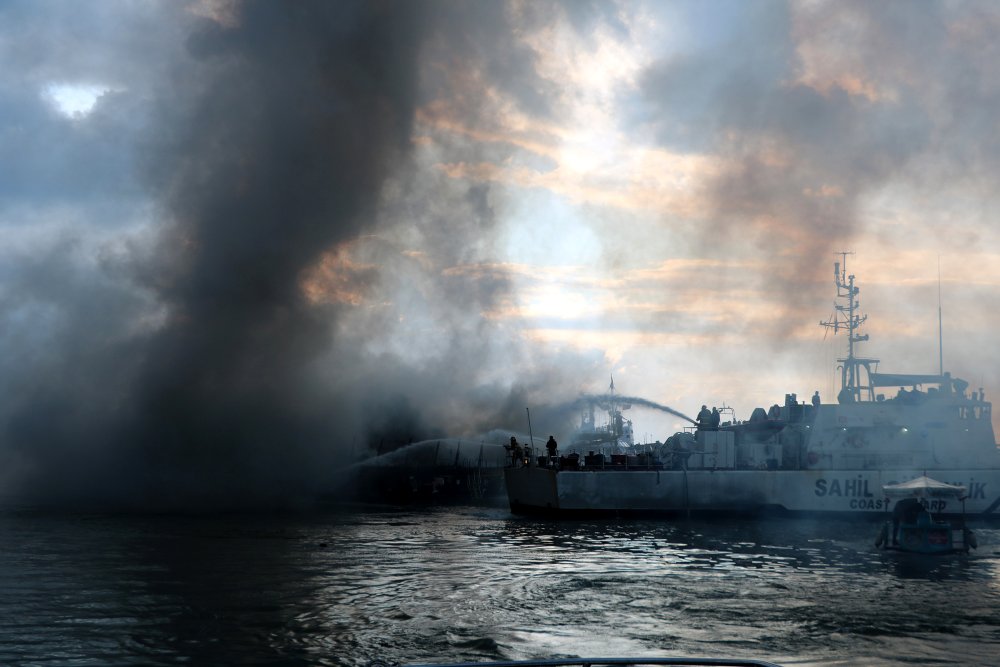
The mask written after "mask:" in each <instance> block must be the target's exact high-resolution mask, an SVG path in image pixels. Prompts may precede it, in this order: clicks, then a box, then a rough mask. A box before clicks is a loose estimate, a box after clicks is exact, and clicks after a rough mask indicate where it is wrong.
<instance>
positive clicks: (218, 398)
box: [3, 2, 423, 507]
mask: <svg viewBox="0 0 1000 667" xmlns="http://www.w3.org/2000/svg"><path fill="white" fill-rule="evenodd" d="M231 9H232V12H231V15H229V16H227V17H226V20H211V19H208V18H197V17H193V16H189V15H186V14H185V13H184V12H182V10H180V9H177V10H176V12H177V14H178V16H171V17H170V18H171V19H173V20H177V21H178V22H179V23H180V24H182V25H184V26H185V30H186V32H187V36H186V41H185V51H184V52H182V56H181V57H179V58H178V59H177V60H176V61H175V62H174V63H172V64H171V66H170V67H169V68H165V69H164V71H163V72H162V74H161V75H160V76H161V78H160V80H158V81H156V82H155V84H154V85H151V87H150V90H151V91H152V92H151V95H152V96H153V98H154V100H153V103H152V104H151V107H152V108H153V109H154V110H155V111H154V112H153V116H152V120H151V121H150V123H149V125H150V127H149V128H148V131H147V132H146V133H144V135H143V137H142V138H141V139H140V142H139V144H140V148H139V156H138V157H137V163H138V164H139V165H140V171H141V173H142V174H144V176H143V177H142V179H143V180H144V183H145V185H146V187H148V189H149V190H150V192H151V193H152V195H153V198H154V201H155V202H156V209H157V210H156V212H155V215H157V216H158V217H160V218H161V219H162V221H163V222H162V224H161V226H160V227H159V231H158V232H157V233H156V237H155V239H154V240H152V241H148V240H135V239H134V240H133V241H132V242H130V243H129V244H126V246H127V247H125V248H123V249H122V251H121V253H120V254H119V255H118V256H109V257H105V261H106V263H107V265H108V270H109V271H110V272H118V274H119V277H121V276H122V275H123V274H124V277H125V278H127V283H128V285H127V287H121V286H120V285H119V286H115V287H110V286H108V285H93V286H87V287H78V288H77V289H78V291H79V292H80V294H79V296H80V298H81V299H82V300H84V302H85V303H87V304H88V305H89V306H90V307H92V308H93V307H95V306H96V307H97V312H73V311H72V308H71V307H70V306H67V307H66V308H65V309H64V312H63V313H61V315H63V316H65V317H66V324H65V325H64V326H63V327H62V329H61V334H60V335H59V337H58V339H57V340H55V341H54V342H55V343H56V345H57V349H53V350H50V351H49V352H48V353H46V354H47V356H45V357H44V358H43V361H44V363H37V364H34V365H32V364H23V365H22V366H16V365H15V364H13V363H12V362H9V363H10V365H11V366H12V367H15V368H27V369H30V373H29V372H27V371H25V372H24V375H25V376H28V375H31V376H32V377H31V378H30V381H26V384H24V385H22V386H21V388H20V391H19V392H15V391H13V390H12V389H11V388H10V387H7V388H6V389H7V391H6V392H5V394H7V395H8V396H12V397H15V398H14V399H13V402H11V403H8V405H5V406H4V412H5V415H4V417H5V420H4V422H3V429H4V430H3V440H4V449H5V451H6V458H7V459H8V481H10V480H11V478H16V479H17V480H18V481H20V484H19V485H18V486H16V487H14V488H13V489H12V488H11V487H10V485H9V484H8V488H7V489H6V490H7V491H8V492H11V491H14V492H18V493H22V494H24V493H28V494H31V495H33V496H34V497H35V500H39V501H51V502H61V501H64V500H67V499H74V498H86V499H88V500H91V501H94V502H108V503H121V504H127V505H139V506H143V507H159V506H162V507H173V506H191V505H198V506H204V505H208V506H227V505H232V504H248V503H249V504H270V503H272V502H286V501H287V499H288V498H290V497H294V496H296V495H297V494H300V493H301V494H303V495H307V494H309V493H310V492H312V491H314V490H315V489H310V488H304V487H303V483H304V481H305V480H317V479H319V478H321V476H320V475H316V474H315V473H312V474H310V473H309V471H310V470H315V468H316V467H317V466H319V467H323V466H328V465H330V463H331V462H330V460H329V454H328V452H330V451H332V450H333V449H334V448H335V447H336V446H337V445H338V443H336V442H331V439H332V437H333V435H334V434H338V433H343V432H350V429H349V428H347V429H341V430H338V429H334V428H332V427H331V422H334V421H336V420H339V419H343V418H344V415H343V413H342V412H339V411H338V406H337V405H336V404H335V399H336V398H337V395H336V393H335V392H330V391H327V392H320V391H318V390H317V388H318V387H320V386H323V385H324V384H327V385H329V384H332V383H330V382H329V378H328V377H325V376H324V375H325V374H326V373H331V374H336V365H335V364H334V365H333V367H332V368H331V366H330V365H329V364H327V365H324V366H322V368H321V366H320V364H319V362H320V361H321V360H322V359H323V355H324V354H325V353H326V352H327V350H328V348H329V345H330V341H331V339H332V338H333V337H334V335H335V326H336V322H337V312H336V307H335V306H329V307H327V308H316V307H313V306H311V305H310V304H308V303H307V301H306V298H305V296H304V293H303V290H302V286H301V283H302V280H303V274H304V272H305V271H306V270H307V269H309V268H310V267H311V266H313V265H314V264H315V263H316V262H317V261H318V260H319V258H320V257H321V254H322V253H323V252H325V251H327V250H328V249H330V248H331V247H335V246H336V245H337V244H338V243H341V242H344V241H346V240H349V239H352V238H354V237H356V236H357V235H358V234H359V233H361V232H362V231H363V230H365V229H366V228H370V227H371V226H372V225H373V221H374V212H375V205H376V201H377V197H378V195H379V191H380V188H381V186H382V184H383V182H384V180H385V178H386V175H387V173H388V171H389V169H390V167H391V166H392V165H393V164H395V163H398V162H400V161H403V160H405V158H406V155H407V151H408V145H409V141H410V136H411V122H412V118H413V109H414V92H415V84H416V72H415V64H416V61H417V51H418V48H419V46H420V35H421V31H422V29H423V27H422V14H423V10H422V6H421V5H419V4H416V3H380V2H336V3H327V2H295V3H271V2H245V3H241V4H238V5H235V6H233V7H232V8H231ZM64 259H65V258H64V257H54V258H52V261H51V262H39V264H38V266H39V267H42V266H58V265H59V264H60V263H61V262H62V263H64ZM39 273H41V271H40V272H39ZM69 273H71V272H69ZM20 277H21V279H22V280H24V282H25V285H24V286H25V289H26V290H27V289H31V290H35V291H37V290H38V289H39V286H38V282H32V281H31V280H30V277H29V276H27V275H26V274H22V275H21V276H20ZM58 278H59V277H58V276H51V275H42V276H41V277H40V278H39V281H41V282H46V283H49V284H51V283H53V282H54V281H55V280H56V279H58ZM61 279H62V280H63V283H64V284H65V285H72V284H73V282H74V276H73V275H66V276H62V277H61ZM87 289H90V290H92V292H91V293H85V292H86V290H87ZM52 299H53V300H57V299H58V296H52ZM61 305H63V304H61ZM140 306H142V307H140ZM143 308H144V309H145V311H146V313H147V315H149V313H152V316H153V317H154V319H156V320H158V323H157V324H156V325H155V326H147V327H142V326H133V327H132V331H129V326H128V325H129V322H130V321H132V320H134V319H135V318H136V315H137V313H139V312H142V310H143ZM8 379H10V378H8ZM24 379H26V380H27V378H24Z"/></svg>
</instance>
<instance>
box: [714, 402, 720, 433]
mask: <svg viewBox="0 0 1000 667" xmlns="http://www.w3.org/2000/svg"><path fill="white" fill-rule="evenodd" d="M721 423H722V415H720V414H719V408H716V407H713V408H712V430H713V431H718V430H719V424H721Z"/></svg>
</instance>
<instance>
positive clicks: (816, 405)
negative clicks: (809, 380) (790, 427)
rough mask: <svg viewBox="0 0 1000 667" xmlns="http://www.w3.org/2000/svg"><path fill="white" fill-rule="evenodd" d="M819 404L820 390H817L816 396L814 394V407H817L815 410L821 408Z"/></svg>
mask: <svg viewBox="0 0 1000 667" xmlns="http://www.w3.org/2000/svg"><path fill="white" fill-rule="evenodd" d="M819 404H820V400H819V389H817V390H816V393H815V394H813V407H815V408H818V407H819Z"/></svg>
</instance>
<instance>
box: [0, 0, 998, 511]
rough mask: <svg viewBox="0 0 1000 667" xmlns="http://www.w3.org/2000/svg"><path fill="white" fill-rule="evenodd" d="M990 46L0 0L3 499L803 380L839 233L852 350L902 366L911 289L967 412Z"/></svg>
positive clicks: (224, 493)
mask: <svg viewBox="0 0 1000 667" xmlns="http://www.w3.org/2000/svg"><path fill="white" fill-rule="evenodd" d="M998 38H1000V8H998V6H997V5H996V4H995V3H991V2H883V3H863V2H858V3H854V2H820V1H809V2H794V3H784V2H764V1H756V2H755V1H750V2H742V1H741V2H725V1H722V0H713V1H711V2H519V1H518V2H499V1H498V2H457V1H454V2H447V1H441V2H406V3H401V2H350V1H346V0H345V1H344V2H337V3H327V2H308V1H303V2H296V3H271V2H240V1H239V0H189V1H184V2H167V1H165V0H164V1H158V0H108V1H106V2H101V3H77V2H69V1H68V0H66V1H58V0H41V1H37V0H33V1H30V2H27V1H24V2H19V1H16V0H15V1H13V2H5V3H2V4H0V62H3V67H0V174H2V177H0V350H2V352H0V364H2V368H0V489H2V493H3V494H5V495H20V496H23V495H28V496H30V497H33V498H35V499H41V500H45V501H51V502H53V503H71V502H80V501H93V502H106V503H117V504H122V505H126V506H131V507H191V506H197V507H202V506H212V507H215V506H227V507H228V506H249V505H255V506H256V505H268V506H270V505H287V504H294V503H297V502H301V501H302V499H304V498H308V497H311V496H313V495H315V494H317V493H322V492H324V491H326V490H328V487H329V485H330V483H331V481H330V480H331V479H332V477H333V476H332V472H333V471H335V470H336V469H337V468H338V467H340V466H342V465H344V464H345V462H352V461H354V460H356V459H357V458H358V457H360V456H363V455H365V453H370V452H372V451H374V450H376V449H379V448H382V449H387V448H392V447H397V446H400V445H402V444H405V443H407V442H415V441H421V440H424V439H431V438H444V437H450V438H459V439H461V438H466V439H468V440H470V441H473V442H481V441H483V440H484V439H486V438H487V437H490V438H495V437H500V435H504V434H506V433H511V432H513V433H518V434H523V433H526V432H527V423H526V415H527V413H526V411H525V409H526V408H530V409H531V418H532V423H533V428H534V429H535V433H544V434H545V435H547V434H548V433H550V432H551V433H554V434H556V436H557V438H566V437H568V435H569V433H570V431H571V430H572V427H573V426H574V424H575V423H576V421H577V419H578V418H579V402H578V399H579V398H580V396H583V395H590V394H601V393H604V392H605V391H607V388H608V384H609V382H610V379H611V377H612V376H613V377H614V382H615V387H616V390H617V391H619V392H621V393H623V394H626V395H631V396H636V397H642V398H644V399H646V400H648V401H652V402H655V403H659V404H662V405H666V406H670V407H671V408H674V409H676V410H678V411H680V412H682V413H685V414H690V415H694V414H696V413H697V412H698V409H699V408H700V406H701V405H702V404H708V405H710V406H712V405H716V406H729V407H731V408H733V414H734V415H735V416H736V418H738V419H745V418H747V417H748V416H749V414H750V412H751V411H752V410H753V409H754V408H755V407H758V406H763V407H767V406H769V405H771V404H772V403H776V402H777V403H780V402H783V400H784V395H785V394H786V393H796V394H797V396H798V398H799V399H800V400H807V399H808V398H809V397H810V396H811V395H812V393H813V392H814V391H817V390H818V391H819V392H820V394H821V396H822V397H823V398H824V399H825V400H832V399H833V397H834V396H835V394H836V392H837V391H838V390H839V388H840V387H839V373H838V372H837V370H836V365H837V362H836V360H837V358H838V357H840V356H843V355H844V353H845V350H846V339H845V336H844V335H843V333H841V334H840V335H833V334H832V333H831V332H828V331H826V330H825V329H824V328H823V327H821V326H819V322H820V321H821V320H825V319H828V318H829V317H830V316H831V314H832V312H833V302H834V295H835V286H834V283H833V263H834V262H835V261H838V260H840V255H838V253H840V252H842V251H845V252H851V253H853V254H851V255H849V256H847V268H848V272H849V273H851V274H855V275H856V276H857V281H858V285H860V288H861V292H860V303H861V310H862V312H864V313H866V314H867V315H868V316H869V318H868V320H867V322H866V325H865V329H864V332H865V333H868V334H869V335H870V337H871V339H870V341H869V342H867V343H864V344H862V345H861V346H860V349H859V353H861V354H863V355H865V356H870V357H875V358H878V359H880V360H881V365H880V366H879V368H880V370H882V371H885V372H900V373H903V372H911V373H935V372H937V371H938V306H939V293H940V298H941V300H940V304H941V309H942V313H943V327H942V329H943V358H944V366H945V370H948V371H950V372H951V373H952V374H953V375H956V376H959V377H962V378H965V379H967V380H968V381H969V382H970V385H971V386H972V388H978V387H982V388H984V390H985V392H986V396H987V399H989V398H990V397H991V396H992V395H993V393H994V391H997V390H998V389H1000V377H998V376H997V372H998V369H1000V348H998V346H997V345H996V344H995V335H994V331H995V330H996V328H997V321H996V320H997V315H996V313H997V312H1000V308H998V307H997V306H998V305H1000V290H998V286H1000V261H998V260H1000V254H998V253H1000V250H998V248H1000V244H998V241H1000V238H998V237H1000V228H998V226H997V225H996V224H995V223H994V220H995V219H996V213H997V209H998V205H1000V194H998V192H997V188H996V176H995V175H996V174H997V173H1000V171H998V167H1000V114H998V113H997V110H998V109H1000V67H998V66H997V65H996V63H998V62H1000V39H998ZM939 277H940V282H939ZM628 415H629V416H630V417H631V418H632V419H633V421H634V423H635V431H636V435H637V437H638V438H639V439H641V440H662V439H664V438H665V437H666V436H668V435H669V434H671V433H673V432H674V431H677V430H680V429H681V428H682V427H683V426H684V425H685V422H684V421H683V420H680V419H678V418H677V417H675V416H673V415H670V414H668V413H665V412H659V411H654V410H646V409H642V408H639V407H638V406H637V407H633V409H632V410H631V411H630V412H629V413H628ZM484 434H490V435H484ZM498 434H500V435H498Z"/></svg>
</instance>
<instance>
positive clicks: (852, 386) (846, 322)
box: [820, 251, 878, 403]
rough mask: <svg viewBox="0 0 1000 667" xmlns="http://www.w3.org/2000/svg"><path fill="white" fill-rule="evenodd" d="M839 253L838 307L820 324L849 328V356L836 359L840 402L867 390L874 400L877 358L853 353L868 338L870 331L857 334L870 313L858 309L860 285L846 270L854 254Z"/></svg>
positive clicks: (857, 397) (835, 329)
mask: <svg viewBox="0 0 1000 667" xmlns="http://www.w3.org/2000/svg"><path fill="white" fill-rule="evenodd" d="M836 254H838V255H840V258H841V261H839V262H834V263H833V280H834V283H835V284H836V285H837V300H836V301H834V302H833V307H834V309H835V310H834V313H833V315H832V316H831V317H830V319H829V320H825V321H823V322H820V326H823V327H826V328H827V329H833V333H834V335H836V334H837V333H838V332H839V331H840V330H841V329H844V330H846V331H847V357H846V358H844V359H837V361H838V362H840V364H841V366H840V384H841V389H840V394H839V396H838V399H839V400H840V402H841V403H844V402H852V401H860V400H861V395H862V390H865V394H866V398H867V399H868V400H869V401H871V400H874V398H875V397H874V388H873V387H872V386H871V372H872V368H871V366H872V364H874V365H875V366H876V368H877V367H878V359H866V358H861V357H858V356H856V355H855V354H854V350H855V345H857V344H858V343H863V342H864V341H866V340H868V334H859V333H858V330H859V329H860V328H861V325H862V324H864V323H865V320H867V319H868V316H867V315H865V314H860V313H859V312H858V310H859V309H860V307H861V304H860V302H859V301H858V298H857V296H858V293H859V292H860V291H861V288H859V287H855V285H854V274H853V273H851V274H849V273H847V257H848V255H854V253H853V252H847V251H842V252H838V253H836ZM845 302H846V303H845ZM862 368H864V369H865V375H866V376H867V377H866V378H865V379H866V380H867V384H862V378H861V369H862Z"/></svg>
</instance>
